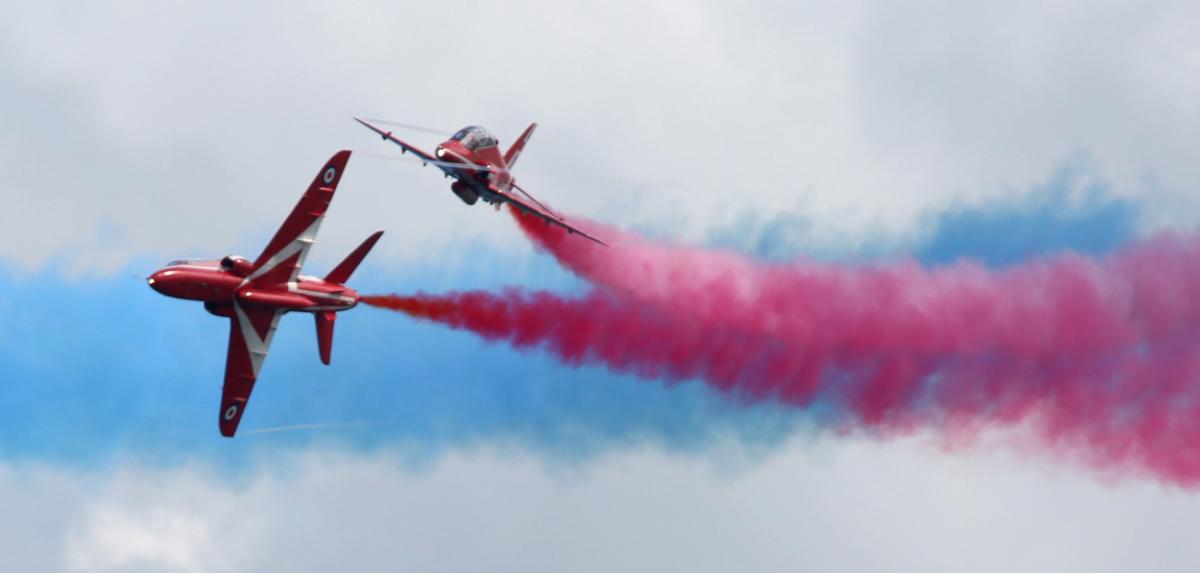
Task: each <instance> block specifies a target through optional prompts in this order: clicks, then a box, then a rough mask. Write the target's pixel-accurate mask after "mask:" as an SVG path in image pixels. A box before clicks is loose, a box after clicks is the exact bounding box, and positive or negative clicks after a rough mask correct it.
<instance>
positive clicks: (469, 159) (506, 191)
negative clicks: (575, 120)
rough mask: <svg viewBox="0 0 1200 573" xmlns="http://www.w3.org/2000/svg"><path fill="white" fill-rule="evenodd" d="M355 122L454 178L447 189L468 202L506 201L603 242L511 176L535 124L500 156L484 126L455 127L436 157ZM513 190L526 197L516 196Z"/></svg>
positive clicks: (360, 121) (367, 124) (382, 131)
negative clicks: (538, 198) (544, 202)
mask: <svg viewBox="0 0 1200 573" xmlns="http://www.w3.org/2000/svg"><path fill="white" fill-rule="evenodd" d="M354 121H357V122H358V123H361V124H363V125H364V126H366V127H367V129H370V130H371V131H374V132H375V133H378V134H379V135H380V136H381V137H383V138H384V139H386V140H388V141H391V142H392V143H395V144H396V145H399V146H400V153H406V152H411V153H412V154H413V155H416V156H417V157H418V158H420V159H421V163H422V164H427V165H428V164H432V165H436V166H437V167H438V168H439V169H441V170H442V172H443V173H444V174H445V175H446V176H447V177H453V178H454V179H455V181H454V183H453V184H451V185H450V190H451V191H453V192H454V194H455V195H458V198H459V199H462V202H463V203H466V204H467V205H474V204H475V202H476V201H478V200H479V199H483V200H484V202H486V203H491V204H493V205H495V206H496V208H497V209H499V208H500V204H501V203H508V204H509V205H512V206H514V207H516V208H518V209H520V210H522V211H525V212H526V213H532V214H533V215H536V216H538V217H541V218H542V220H544V221H546V223H549V224H555V225H558V226H560V227H562V228H564V229H566V230H567V232H568V233H578V234H580V235H583V236H584V237H587V238H589V239H591V240H593V241H595V242H597V243H600V244H601V245H604V244H605V243H604V241H601V240H600V239H597V238H596V237H593V236H592V235H589V234H588V233H586V232H584V231H583V230H581V229H579V228H578V227H575V226H573V225H571V224H570V223H568V222H567V220H566V219H564V218H563V216H562V215H559V214H558V213H555V212H554V211H553V210H552V209H550V208H549V207H547V206H546V205H544V204H542V203H541V202H540V201H538V200H537V199H534V198H533V196H532V195H530V194H529V193H528V192H526V191H525V190H524V189H522V188H521V186H520V185H517V182H516V180H514V179H513V176H512V168H513V165H514V164H516V162H517V158H519V157H520V156H521V150H523V149H525V144H526V143H528V142H529V136H531V135H533V130H534V129H536V128H537V124H536V123H534V124H530V126H529V127H528V128H526V129H525V132H524V133H522V134H521V137H518V138H517V142H516V143H514V144H513V145H512V147H510V148H508V151H505V152H504V154H503V155H501V154H500V142H499V140H497V139H496V138H495V137H494V136H493V135H492V134H490V133H488V131H487V130H486V129H484V128H482V127H479V126H475V125H471V126H467V127H464V128H462V129H460V130H458V132H457V133H455V134H454V135H453V136H451V137H450V139H447V140H446V141H443V142H442V143H441V144H439V145H438V146H437V148H436V149H435V150H434V153H435V155H436V156H435V155H430V154H429V153H426V152H425V151H422V150H421V149H418V148H416V147H413V146H412V145H409V144H408V143H406V142H404V141H401V140H399V139H397V138H396V137H395V136H393V135H392V132H390V131H385V130H383V129H380V128H378V127H375V126H374V125H372V124H370V123H368V122H366V121H364V120H361V119H359V118H357V117H356V118H354ZM373 121H375V120H373ZM513 191H516V192H518V193H520V194H521V195H523V196H524V197H525V198H524V199H522V198H520V197H518V196H517V195H516V194H515V193H513Z"/></svg>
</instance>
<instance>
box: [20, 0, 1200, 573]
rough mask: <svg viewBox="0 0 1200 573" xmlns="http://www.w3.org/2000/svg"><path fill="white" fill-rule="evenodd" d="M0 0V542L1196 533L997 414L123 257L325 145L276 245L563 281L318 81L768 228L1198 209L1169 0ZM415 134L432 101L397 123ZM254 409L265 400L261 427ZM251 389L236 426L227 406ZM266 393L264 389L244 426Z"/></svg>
mask: <svg viewBox="0 0 1200 573" xmlns="http://www.w3.org/2000/svg"><path fill="white" fill-rule="evenodd" d="M5 12H6V18H4V19H3V21H0V85H2V86H3V88H4V89H2V90H0V127H2V128H3V129H0V167H2V168H3V172H4V173H5V174H6V175H7V176H8V183H9V184H8V185H6V186H4V190H3V191H0V198H2V201H0V205H3V207H4V209H3V213H4V215H3V219H0V221H2V223H3V224H0V315H2V316H4V317H5V324H6V326H5V327H4V328H3V329H0V404H4V405H6V406H7V407H8V408H9V414H8V415H6V416H4V417H3V418H0V507H3V508H5V510H4V512H3V513H4V517H3V518H0V554H2V555H4V556H5V559H6V560H7V563H8V566H9V567H10V568H12V569H14V570H42V571H67V572H108V571H182V572H210V571H211V572H222V571H235V570H246V569H249V570H268V571H269V570H280V571H318V570H322V571H323V570H328V569H330V568H344V569H367V570H374V569H380V568H390V569H405V568H408V569H420V570H431V571H461V570H479V569H488V570H504V571H507V570H513V571H516V570H521V571H531V570H532V571H550V570H564V569H568V570H585V571H587V570H596V571H600V570H605V571H609V570H613V569H626V570H630V569H632V570H659V571H676V570H678V571H684V570H687V571H694V570H709V571H731V570H746V569H753V570H796V569H800V568H808V569H817V570H825V571H861V570H864V569H868V570H869V569H881V568H887V569H889V570H898V571H926V570H931V569H949V568H958V569H965V568H969V569H971V570H979V571H1013V570H1059V571H1123V570H1129V569H1132V568H1138V569H1142V570H1151V571H1178V570H1188V569H1194V568H1196V566H1197V565H1200V562H1198V559H1200V558H1198V557H1197V554H1196V553H1195V551H1194V550H1192V549H1191V546H1190V539H1189V538H1187V537H1186V534H1187V532H1189V531H1195V530H1196V528H1197V526H1200V502H1198V501H1197V499H1196V496H1195V493H1194V492H1193V491H1191V490H1188V489H1184V488H1180V487H1178V486H1174V485H1171V484H1169V483H1161V482H1160V481H1158V480H1155V479H1154V478H1153V477H1151V476H1138V475H1133V476H1127V475H1124V476H1119V477H1114V476H1108V475H1104V474H1103V473H1102V472H1096V471H1094V470H1093V469H1089V468H1084V467H1081V466H1080V465H1079V464H1077V463H1075V462H1074V461H1073V460H1069V459H1059V458H1058V457H1057V456H1056V455H1055V453H1054V452H1053V451H1050V452H1047V451H1037V450H1034V451H1027V450H1026V449H1023V448H1021V447H1020V445H1019V444H1018V445H1016V446H1014V444H1013V443H1012V441H1011V440H1008V439H1005V436H983V437H981V438H980V440H979V441H977V442H973V443H971V444H967V445H965V446H960V447H950V446H948V445H947V444H945V443H944V442H943V441H942V440H940V439H939V438H938V436H936V435H928V434H926V433H922V432H915V433H913V434H910V435H906V436H904V437H902V438H895V439H879V438H878V437H876V436H872V435H870V434H869V433H850V434H848V435H847V434H843V433H840V432H837V431H831V430H830V429H828V428H825V427H822V426H821V425H820V424H819V423H818V421H817V420H816V419H815V417H814V415H813V412H810V411H805V410H803V409H795V408H788V407H785V406H783V405H780V404H774V403H771V402H766V403H746V402H744V401H738V400H732V399H730V397H729V396H727V395H725V394H722V393H719V392H716V391H714V390H712V389H711V388H709V387H708V386H707V385H706V384H704V383H703V382H702V381H698V380H687V381H677V382H668V381H663V380H646V379H641V378H638V377H635V376H631V375H628V374H619V373H615V372H612V371H610V370H608V369H606V368H604V367H603V366H599V365H586V366H573V365H570V364H564V363H562V362H560V361H559V360H557V359H556V358H555V357H554V355H553V354H552V353H549V352H545V351H542V350H538V349H532V350H514V349H512V348H510V347H509V346H507V345H505V344H503V343H499V342H489V341H486V340H482V339H480V338H478V337H475V336H474V335H472V334H470V333H467V332H462V331H456V330H450V329H447V328H444V327H441V326H439V325H436V324H431V323H426V322H418V321H414V320H411V319H409V318H407V317H403V316H400V315H395V314H392V313H388V312H385V311H381V310H378V309H374V308H358V309H355V310H353V311H351V312H348V313H345V314H343V315H342V316H341V317H340V318H339V320H338V327H337V329H338V332H337V336H336V337H335V344H334V352H333V364H332V365H330V366H328V367H326V366H322V365H321V364H320V362H319V360H318V358H317V349H316V343H315V341H314V336H313V332H312V328H313V327H312V326H311V325H310V324H304V323H306V322H307V321H306V318H307V317H304V316H288V317H285V318H284V320H283V321H282V323H281V326H280V330H279V332H278V336H277V337H276V339H275V342H274V344H273V346H272V352H271V356H270V357H269V359H268V360H267V363H266V366H265V367H264V370H263V372H262V375H261V377H260V380H259V384H258V386H257V387H256V389H255V393H254V399H253V401H252V404H251V406H250V407H249V409H248V411H247V414H246V417H245V418H244V419H243V422H242V430H241V434H240V435H239V437H238V438H236V439H234V440H226V439H223V438H221V437H220V436H219V435H218V433H217V431H216V424H215V423H214V422H215V417H216V410H217V406H218V403H219V393H220V384H221V381H220V380H221V372H222V368H223V360H224V350H225V342H226V341H225V337H226V336H227V327H226V325H225V324H224V322H223V321H221V320H219V319H217V318H214V317H212V316H210V315H208V314H206V313H204V312H203V311H202V309H201V308H200V307H199V305H196V304H189V303H185V302H182V301H178V300H171V299H166V298H163V297H161V296H159V295H158V294H157V293H155V292H153V291H151V290H150V289H149V288H147V287H146V286H145V284H144V282H143V281H142V280H140V279H139V278H138V277H143V276H145V275H147V274H149V273H151V272H153V271H154V270H156V269H157V268H159V267H160V266H162V265H163V264H165V263H166V261H168V260H171V259H176V258H186V257H220V256H224V255H225V254H230V253H238V254H243V255H246V256H251V257H252V256H253V255H255V254H257V253H258V251H259V249H261V248H262V245H263V244H265V242H266V240H267V239H268V238H269V237H270V236H271V234H272V233H273V232H274V231H275V229H276V227H277V225H278V224H279V223H280V222H281V221H282V218H283V216H284V215H285V214H286V212H287V210H288V209H289V208H290V206H291V205H292V204H293V203H294V201H295V200H296V198H297V197H298V196H299V194H300V193H301V192H302V191H303V189H304V186H305V185H307V183H308V182H309V181H310V180H311V179H312V177H313V175H314V173H315V172H316V170H317V169H318V168H319V167H320V166H321V165H322V163H323V162H324V161H325V160H326V159H327V158H328V157H329V156H330V155H332V154H333V153H334V152H336V151H337V150H339V149H351V150H353V152H354V153H353V155H352V157H351V160H350V163H349V166H348V168H347V171H346V173H345V176H344V178H343V179H342V182H341V185H340V188H339V191H338V195H337V198H336V199H335V201H334V203H333V205H332V206H331V209H330V212H329V215H328V217H327V218H326V220H325V222H324V223H323V225H322V229H321V234H320V237H319V241H318V244H317V245H316V247H315V248H314V250H313V252H312V256H311V257H309V260H308V265H309V266H308V270H310V271H312V272H313V273H314V274H319V273H321V272H323V271H324V270H325V269H328V268H332V266H333V265H335V264H336V263H337V262H338V261H339V260H340V259H341V258H342V257H343V256H344V255H345V254H346V253H348V252H349V251H350V250H351V249H352V248H353V247H354V246H356V245H357V244H358V243H359V242H360V241H361V240H362V239H363V238H364V237H366V236H367V235H368V234H369V233H371V232H372V231H374V230H376V229H383V230H385V231H386V234H385V235H384V238H383V240H382V241H381V242H380V243H379V245H378V246H377V247H376V249H375V251H374V252H373V253H372V254H371V256H370V257H369V258H368V259H367V260H366V262H365V263H364V264H363V266H362V267H361V268H360V269H359V271H358V272H357V273H356V275H355V277H354V280H353V281H352V283H351V284H352V286H354V287H355V288H357V289H358V290H360V291H362V292H366V293H388V292H400V293H411V292H416V291H425V292H431V293H438V292H445V291H448V290H466V289H498V288H501V287H505V286H514V285H515V286H523V287H526V288H532V289H547V290H550V291H553V292H557V293H562V294H566V295H571V294H577V293H582V292H584V291H585V290H586V289H587V288H588V287H587V285H586V283H585V281H583V280H581V279H580V278H579V277H577V276H575V275H573V274H572V273H571V272H569V271H568V270H566V269H564V268H562V267H561V266H559V264H558V263H557V262H556V261H555V259H554V258H552V257H550V256H549V255H547V254H546V253H544V252H541V251H539V250H537V249H536V248H535V247H534V246H533V245H532V244H531V243H530V242H529V241H528V240H527V239H526V238H525V237H524V236H523V235H522V234H521V232H520V230H519V229H518V227H517V226H516V225H515V224H513V222H512V220H511V218H510V217H508V216H507V215H505V214H497V213H494V212H492V211H491V210H490V209H487V208H485V207H481V206H475V207H474V208H466V207H465V206H464V205H462V204H461V203H460V202H459V201H458V200H457V199H456V198H454V197H453V195H452V194H450V193H448V192H447V191H448V186H447V182H445V181H444V180H442V179H441V178H440V177H438V174H437V173H436V172H434V171H432V170H430V169H422V168H421V167H420V166H419V165H416V164H413V163H409V162H405V161H396V160H394V159H395V157H396V155H397V154H396V152H395V150H394V149H392V148H390V147H389V146H387V145H386V144H385V143H384V142H382V141H380V140H379V139H378V138H376V137H372V136H371V135H370V134H369V132H367V131H366V130H364V129H362V128H361V127H360V126H358V125H357V124H355V123H354V122H353V121H352V120H351V117H353V116H364V117H382V118H387V119H391V120H395V121H401V122H408V123H414V124H420V125H426V126H431V127H435V128H438V129H442V130H444V131H447V132H449V131H453V130H454V129H457V128H458V127H461V126H463V125H467V124H479V125H485V126H487V127H488V128H489V129H490V130H492V131H493V132H495V133H496V134H497V135H498V136H499V137H500V139H501V143H502V145H504V144H507V143H508V142H510V141H511V140H512V138H513V137H515V136H516V135H517V134H519V133H520V131H521V130H522V129H524V128H525V126H526V125H527V124H528V123H530V122H533V121H536V122H538V123H539V128H538V131H537V133H536V135H535V136H534V137H533V139H532V141H531V142H530V144H529V146H527V147H526V149H525V152H524V154H523V156H522V159H521V164H520V166H519V167H518V169H517V175H518V177H519V178H520V181H521V182H522V184H523V186H525V187H526V188H527V189H529V190H530V191H531V192H533V193H535V194H536V195H537V196H538V197H539V198H541V199H544V200H546V201H548V202H549V203H551V204H552V205H554V206H556V207H557V208H559V209H560V210H563V211H565V212H568V213H578V214H582V215H586V216H588V217H590V218H592V219H595V220H598V221H603V222H604V223H606V224H609V225H612V226H615V227H617V228H621V229H625V230H628V231H631V232H636V233H640V234H642V235H645V236H648V237H651V238H653V239H654V240H658V241H664V242H669V243H675V244H686V245H694V246H699V247H706V248H712V249H724V250H727V251H731V252H735V253H738V254H741V255H744V256H747V257H751V258H753V259H758V260H762V261H770V262H779V263H786V262H788V261H794V260H801V259H803V260H820V261H829V262H833V263H838V264H846V265H859V264H871V263H875V262H881V261H882V262H893V261H915V262H917V263H918V264H920V265H922V266H924V267H928V268H937V267H939V266H944V265H949V264H953V263H954V262H955V261H960V260H964V259H966V260H971V261H976V262H978V263H979V264H982V265H986V266H988V267H991V268H997V269H1003V268H1008V267H1012V266H1014V265H1020V264H1022V263H1025V262H1028V261H1031V260H1036V259H1038V258H1040V257H1053V256H1056V255H1058V254H1061V253H1064V252H1073V253H1080V254H1081V255H1083V256H1089V257H1102V256H1104V255H1105V254H1107V253H1112V252H1115V251H1119V250H1120V249H1122V248H1124V247H1126V246H1129V245H1131V244H1136V243H1138V242H1139V241H1142V240H1144V239H1146V238H1147V237H1152V236H1156V235H1158V234H1161V233H1176V234H1181V235H1185V236H1186V235H1188V234H1190V233H1193V232H1194V231H1195V228H1196V224H1197V223H1198V222H1200V199H1198V198H1200V193H1197V192H1196V191H1197V187H1198V186H1200V163H1197V162H1196V161H1195V160H1194V159H1195V158H1194V155H1195V154H1194V151H1193V150H1195V149H1198V148H1200V39H1197V38H1196V37H1195V34H1194V33H1193V32H1194V30H1195V29H1196V25H1197V24H1198V23H1200V22H1198V20H1200V9H1198V8H1196V7H1195V6H1194V5H1193V4H1191V3H1186V2H1150V3H1117V2H1100V3H1095V2H1093V3H1081V2H1038V3H1032V2H1029V3H1025V2H1016V3H1008V4H1005V5H1002V6H1001V5H995V6H991V5H984V4H978V3H965V4H964V3H941V2H910V3H905V4H903V5H900V4H894V5H893V4H887V3H875V2H845V3H839V4H838V5H837V6H831V5H825V4H824V3H807V2H790V3H775V2H754V3H744V4H743V5H740V6H736V7H734V6H729V5H725V4H719V3H706V2H687V1H671V2H657V3H653V4H651V5H647V4H644V3H623V2H619V3H607V4H590V3H572V2H561V3H539V2H510V3H505V4H502V5H501V4H497V5H492V4H487V3H472V2H463V3H455V4H454V5H452V6H451V5H445V4H429V3H413V4H410V3H405V2H370V1H365V2H354V3H338V4H337V5H334V4H323V3H316V2H294V3H244V4H242V5H239V6H238V7H236V8H230V7H224V6H210V5H200V4H196V5H190V4H172V3H155V2H138V1H134V2H126V3H120V4H118V5H100V4H93V3H70V2H40V3H24V4H19V5H12V6H8V7H6V10H5ZM409 139H410V141H412V142H413V143H415V144H417V145H421V146H425V147H432V146H433V145H434V144H436V142H437V138H436V137H435V136H432V135H428V134H421V133H413V134H409ZM288 428H291V429H288ZM256 430H257V432H256ZM273 430H279V431H273Z"/></svg>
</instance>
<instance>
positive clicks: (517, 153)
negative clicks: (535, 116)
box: [504, 123, 537, 170]
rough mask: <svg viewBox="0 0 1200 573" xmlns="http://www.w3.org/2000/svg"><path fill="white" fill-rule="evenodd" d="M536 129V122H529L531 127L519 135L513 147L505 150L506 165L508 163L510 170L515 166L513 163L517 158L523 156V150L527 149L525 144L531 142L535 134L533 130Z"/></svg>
mask: <svg viewBox="0 0 1200 573" xmlns="http://www.w3.org/2000/svg"><path fill="white" fill-rule="evenodd" d="M535 129H537V124H536V123H531V124H529V127H527V128H525V133H522V134H521V137H518V138H517V140H516V141H514V142H513V144H512V147H510V148H508V151H505V152H504V165H506V166H507V167H508V169H509V170H511V169H512V168H513V164H514V163H516V162H517V158H518V157H521V150H522V149H525V144H526V143H528V142H529V137H530V136H531V135H533V130H535Z"/></svg>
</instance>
